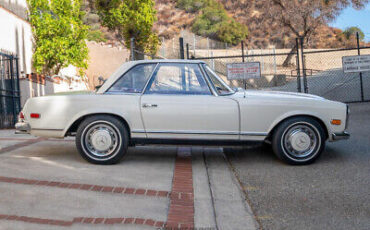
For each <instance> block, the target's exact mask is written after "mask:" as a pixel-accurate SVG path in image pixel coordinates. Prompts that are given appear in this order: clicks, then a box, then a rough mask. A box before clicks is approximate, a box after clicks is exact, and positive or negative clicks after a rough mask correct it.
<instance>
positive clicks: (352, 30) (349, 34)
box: [343, 26, 365, 41]
mask: <svg viewBox="0 0 370 230" xmlns="http://www.w3.org/2000/svg"><path fill="white" fill-rule="evenodd" d="M357 32H358V34H359V38H360V40H361V41H362V40H364V38H365V34H364V32H362V30H361V29H360V28H358V27H356V26H352V27H349V28H347V29H345V30H344V31H343V34H344V36H345V37H346V38H347V40H349V39H350V38H351V37H352V36H356V33H357Z"/></svg>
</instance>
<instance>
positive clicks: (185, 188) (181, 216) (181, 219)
mask: <svg viewBox="0 0 370 230" xmlns="http://www.w3.org/2000/svg"><path fill="white" fill-rule="evenodd" d="M190 153H191V149H190V148H179V149H178V151H177V157H176V162H175V170H174V175H173V180H172V191H171V194H170V207H169V212H168V217H167V223H166V228H168V229H192V228H194V193H193V176H192V174H193V173H192V164H191V154H190Z"/></svg>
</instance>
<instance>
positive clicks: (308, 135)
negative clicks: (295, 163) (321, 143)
mask: <svg viewBox="0 0 370 230" xmlns="http://www.w3.org/2000/svg"><path fill="white" fill-rule="evenodd" d="M317 140H318V138H317V135H316V133H315V131H314V130H313V129H312V128H311V127H310V126H307V125H294V126H292V127H290V128H289V129H288V131H287V132H286V133H285V136H284V149H285V150H286V151H287V152H288V153H289V154H290V155H291V156H294V157H296V158H304V157H307V156H309V155H310V154H312V153H313V152H314V151H315V149H316V147H317Z"/></svg>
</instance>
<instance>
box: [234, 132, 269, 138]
mask: <svg viewBox="0 0 370 230" xmlns="http://www.w3.org/2000/svg"><path fill="white" fill-rule="evenodd" d="M240 135H245V136H261V137H265V136H267V135H268V133H251V132H241V133H240Z"/></svg>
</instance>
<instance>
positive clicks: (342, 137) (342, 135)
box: [331, 132, 351, 141]
mask: <svg viewBox="0 0 370 230" xmlns="http://www.w3.org/2000/svg"><path fill="white" fill-rule="evenodd" d="M331 135H332V140H333V141H339V140H347V139H349V137H350V136H351V135H350V134H349V133H347V132H343V133H333V134H331Z"/></svg>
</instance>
